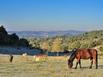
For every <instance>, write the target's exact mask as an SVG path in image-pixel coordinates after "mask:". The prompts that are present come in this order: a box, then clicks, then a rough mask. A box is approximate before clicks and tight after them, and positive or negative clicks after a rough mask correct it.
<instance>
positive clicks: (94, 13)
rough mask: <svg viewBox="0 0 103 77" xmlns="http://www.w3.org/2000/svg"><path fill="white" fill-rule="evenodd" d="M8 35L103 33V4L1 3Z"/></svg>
mask: <svg viewBox="0 0 103 77" xmlns="http://www.w3.org/2000/svg"><path fill="white" fill-rule="evenodd" d="M0 10H1V12H0V25H4V27H5V28H6V29H7V31H66V30H77V31H91V30H92V31H93V30H103V21H102V20H103V0H0Z"/></svg>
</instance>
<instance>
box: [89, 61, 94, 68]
mask: <svg viewBox="0 0 103 77" xmlns="http://www.w3.org/2000/svg"><path fill="white" fill-rule="evenodd" d="M90 60H91V65H90V67H89V68H90V69H91V68H92V65H93V59H90Z"/></svg>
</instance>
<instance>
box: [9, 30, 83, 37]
mask: <svg viewBox="0 0 103 77" xmlns="http://www.w3.org/2000/svg"><path fill="white" fill-rule="evenodd" d="M84 32H85V31H76V30H68V31H8V33H16V34H17V35H18V36H19V37H23V38H28V37H54V36H63V35H66V36H71V35H78V34H82V33H84Z"/></svg>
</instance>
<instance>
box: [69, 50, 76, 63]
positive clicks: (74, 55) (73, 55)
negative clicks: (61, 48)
mask: <svg viewBox="0 0 103 77" xmlns="http://www.w3.org/2000/svg"><path fill="white" fill-rule="evenodd" d="M76 52H77V49H75V50H72V53H71V55H70V58H69V60H70V61H73V60H74V59H75V57H76Z"/></svg>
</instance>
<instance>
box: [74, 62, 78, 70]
mask: <svg viewBox="0 0 103 77" xmlns="http://www.w3.org/2000/svg"><path fill="white" fill-rule="evenodd" d="M77 66H78V61H77V62H76V66H75V69H77Z"/></svg>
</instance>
